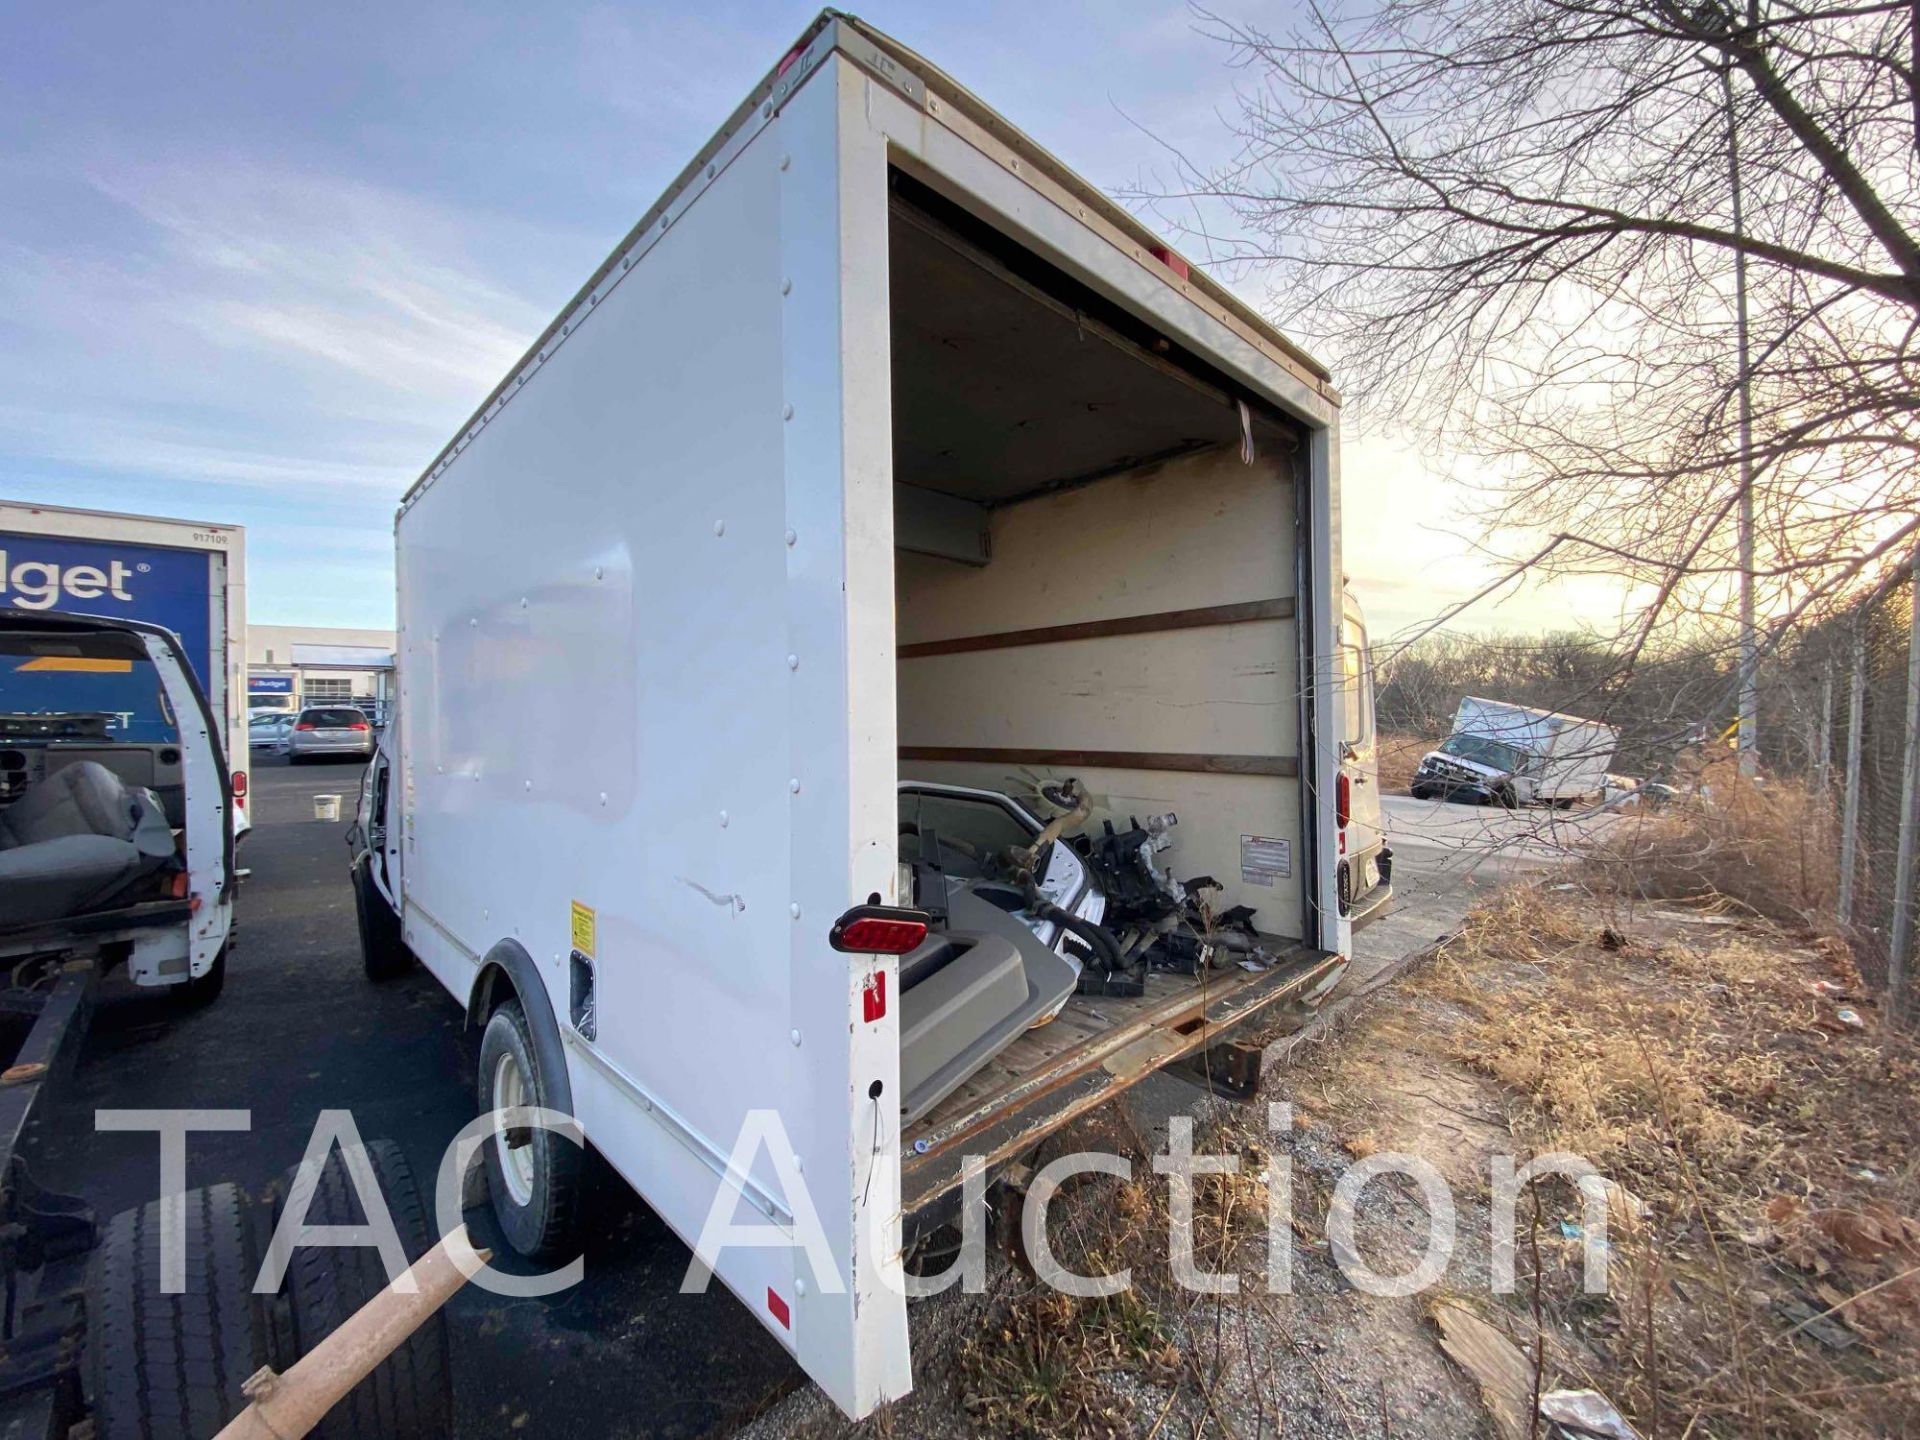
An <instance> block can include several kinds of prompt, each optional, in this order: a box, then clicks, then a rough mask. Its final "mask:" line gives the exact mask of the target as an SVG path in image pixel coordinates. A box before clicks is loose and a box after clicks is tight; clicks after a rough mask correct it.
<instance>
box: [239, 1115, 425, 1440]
mask: <svg viewBox="0 0 1920 1440" xmlns="http://www.w3.org/2000/svg"><path fill="white" fill-rule="evenodd" d="M367 1160H368V1161H369V1163H370V1164H371V1165H372V1166H373V1173H374V1178H375V1179H377V1180H378V1181H379V1182H380V1192H381V1194H382V1195H383V1196H384V1197H385V1198H386V1202H387V1210H388V1212H389V1213H390V1214H391V1215H392V1216H393V1226H394V1229H395V1230H396V1231H398V1232H399V1235H400V1244H401V1246H402V1247H403V1248H404V1249H405V1250H406V1252H407V1259H408V1260H418V1259H419V1258H420V1257H421V1256H422V1255H424V1254H426V1253H427V1251H428V1250H429V1249H431V1248H432V1246H433V1243H434V1237H433V1232H432V1229H431V1228H430V1227H429V1225H428V1223H427V1210H426V1206H425V1204H424V1203H423V1202H422V1200H421V1198H420V1188H419V1186H417V1185H416V1184H414V1180H413V1171H412V1169H411V1168H410V1167H409V1166H408V1165H407V1160H406V1156H404V1155H403V1154H401V1153H400V1147H399V1146H398V1145H396V1144H394V1143H393V1141H391V1140H370V1141H368V1142H367ZM291 1183H292V1182H291V1178H289V1180H288V1184H287V1186H286V1187H283V1188H282V1191H281V1194H280V1196H279V1198H278V1199H277V1200H276V1201H275V1202H274V1207H273V1219H274V1225H275V1227H276V1228H277V1227H278V1226H279V1223H280V1215H281V1212H282V1211H283V1209H284V1208H285V1205H286V1198H287V1194H286V1192H287V1189H288V1188H290V1187H291ZM306 1223H307V1224H309V1225H361V1224H364V1223H366V1221H365V1216H364V1212H363V1211H362V1209H361V1206H360V1202H359V1200H358V1198H357V1194H356V1192H355V1190H354V1188H353V1181H352V1179H351V1178H350V1177H349V1176H348V1174H347V1166H346V1161H345V1159H344V1158H343V1157H342V1156H341V1155H340V1154H339V1153H338V1152H337V1151H336V1152H335V1153H334V1154H332V1155H329V1156H328V1157H327V1164H326V1168H325V1169H324V1170H322V1171H321V1172H320V1183H319V1186H318V1187H317V1188H316V1189H315V1190H314V1192H313V1203H312V1204H311V1205H310V1206H308V1208H307V1216H306ZM387 1284H388V1278H387V1272H386V1269H385V1267H384V1266H383V1265H382V1264H381V1262H380V1252H379V1251H378V1250H376V1249H374V1248H373V1247H372V1246H371V1245H360V1246H330V1245H306V1246H302V1247H301V1248H300V1249H298V1250H295V1251H294V1252H293V1258H292V1261H291V1263H290V1264H289V1265H288V1266H287V1285H286V1289H287V1307H288V1311H289V1313H290V1314H291V1316H292V1331H293V1333H292V1336H291V1339H292V1340H293V1343H294V1346H295V1349H296V1351H297V1353H298V1354H299V1355H306V1354H308V1353H309V1352H311V1351H312V1349H313V1347H314V1346H316V1345H318V1344H319V1343H320V1342H321V1341H322V1340H324V1339H325V1338H326V1337H327V1336H329V1335H331V1334H332V1333H333V1332H334V1331H335V1330H336V1329H338V1328H339V1327H340V1325H341V1324H342V1323H343V1322H344V1321H345V1320H346V1319H347V1317H348V1316H350V1315H352V1314H353V1313H354V1312H355V1311H356V1310H358V1309H359V1308H360V1307H361V1306H362V1305H364V1304H366V1303H367V1301H369V1300H371V1299H372V1298H373V1297H374V1296H375V1295H376V1294H378V1293H379V1292H380V1291H381V1290H383V1289H385V1288H386V1286H387ZM312 1433H313V1434H314V1435H316V1436H319V1437H321V1440H355V1437H359V1436H368V1435H379V1436H384V1437H388V1440H429V1437H437V1436H444V1435H450V1434H452V1433H453V1372H452V1369H451V1366H450V1364H449V1360H448V1349H447V1318H446V1313H445V1312H444V1311H439V1310H436V1311H435V1312H434V1313H433V1315H432V1316H431V1317H429V1318H428V1320H427V1322H426V1323H425V1324H424V1325H422V1326H421V1327H420V1328H419V1329H417V1330H415V1331H414V1332H413V1334H412V1335H410V1336H408V1337H407V1342H406V1344H404V1345H402V1346H401V1347H400V1348H399V1349H397V1350H395V1351H394V1352H393V1353H392V1354H391V1355H389V1356H388V1357H387V1358H386V1359H385V1360H382V1361H381V1362H380V1364H379V1366H378V1368H376V1369H375V1370H374V1372H373V1373H372V1374H371V1375H369V1376H367V1378H366V1379H364V1380H362V1381H361V1382H360V1383H359V1384H358V1385H356V1386H354V1387H353V1389H352V1390H350V1391H348V1392H347V1396H346V1398H345V1399H343V1400H342V1401H341V1402H340V1403H339V1404H338V1405H335V1406H334V1407H333V1409H331V1410H329V1411H328V1412H327V1414H326V1417H325V1418H324V1419H322V1420H321V1422H320V1423H319V1424H318V1425H317V1426H315V1427H314V1429H313V1431H312Z"/></svg>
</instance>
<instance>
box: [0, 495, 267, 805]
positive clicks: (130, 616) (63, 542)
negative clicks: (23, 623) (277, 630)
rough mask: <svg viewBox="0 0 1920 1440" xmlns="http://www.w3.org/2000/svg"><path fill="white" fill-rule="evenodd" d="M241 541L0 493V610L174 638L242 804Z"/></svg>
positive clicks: (236, 532) (228, 528)
mask: <svg viewBox="0 0 1920 1440" xmlns="http://www.w3.org/2000/svg"><path fill="white" fill-rule="evenodd" d="M246 555H247V547H246V531H245V530H244V529H242V528H241V527H240V526H238V525H209V524H203V523H201V522H198V521H192V520H175V519H171V518H167V517H162V516H158V515H121V514H115V513H112V512H109V511H105V510H75V509H69V508H66V507H64V506H59V505H33V504H27V503H25V502H22V501H17V500H0V610H12V611H18V612H21V613H24V614H27V615H35V614H44V613H47V612H49V611H63V612H67V613H71V614H84V615H99V616H104V617H106V618H108V619H112V620H135V621H139V622H141V623H142V624H146V625H158V626H160V627H161V628H162V629H165V630H169V631H171V632H173V634H175V635H176V636H178V637H179V639H180V644H181V647H182V648H183V649H184V650H185V652H186V655H187V659H188V661H189V662H190V663H191V665H192V667H193V673H194V678H195V679H197V680H198V681H199V682H200V688H201V689H202V690H203V691H204V692H205V693H206V697H207V703H208V704H209V705H210V706H211V707H212V709H213V713H214V716H215V718H216V719H217V720H218V721H219V724H220V743H221V745H222V746H223V747H224V749H225V752H226V754H225V760H226V763H227V764H228V765H229V766H231V767H232V789H233V803H232V812H231V826H232V830H233V833H234V835H235V837H236V838H238V837H239V836H240V835H243V834H245V833H246V831H247V830H248V829H249V828H250V827H251V825H252V823H253V822H252V820H251V818H250V814H249V809H248V803H247V706H246V699H247V561H246Z"/></svg>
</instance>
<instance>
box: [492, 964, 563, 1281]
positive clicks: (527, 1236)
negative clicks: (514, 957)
mask: <svg viewBox="0 0 1920 1440" xmlns="http://www.w3.org/2000/svg"><path fill="white" fill-rule="evenodd" d="M551 1094H552V1088H551V1086H550V1085H549V1084H548V1083H547V1079H546V1077H545V1076H543V1075H542V1074H541V1073H540V1061H539V1057H538V1056H537V1055H536V1054H535V1052H534V1048H533V1036H532V1034H531V1032H530V1031H529V1030H528V1029H527V1017H526V1012H525V1011H523V1010H522V1009H521V1008H520V1002H519V1001H518V1000H509V1001H507V1002H506V1003H505V1004H504V1005H502V1006H501V1007H500V1008H499V1009H498V1010H495V1011H494V1012H493V1018H492V1019H490V1020H488V1021H487V1028H486V1033H485V1034H483V1035H482V1036H481V1037H480V1112H481V1113H482V1114H486V1113H488V1112H490V1111H494V1110H501V1109H510V1108H513V1107H515V1106H521V1105H527V1106H544V1107H547V1108H549V1109H550V1108H552V1101H551V1098H550V1096H551ZM482 1153H483V1154H484V1156H485V1161H484V1163H485V1165H486V1170H487V1193H488V1196H489V1197H490V1198H491V1200H492V1202H493V1213H494V1217H495V1218H496V1219H497V1220H498V1221H499V1222H500V1229H501V1232H502V1233H503V1234H504V1235H505V1236H506V1238H507V1243H508V1244H509V1245H511V1246H513V1248H514V1249H515V1250H516V1251H518V1252H519V1253H520V1254H522V1255H524V1256H526V1257H527V1258H528V1259H529V1260H558V1259H562V1258H565V1259H571V1258H572V1256H573V1251H574V1242H575V1239H576V1237H577V1235H578V1233H579V1229H580V1211H581V1205H582V1201H583V1199H584V1190H585V1171H586V1166H585V1161H586V1158H587V1157H586V1154H585V1152H584V1151H583V1150H582V1149H581V1148H580V1147H579V1146H577V1145H575V1144H573V1143H572V1142H571V1141H569V1140H567V1139H566V1138H565V1137H563V1136H560V1135H555V1134H554V1133H553V1132H552V1131H550V1130H543V1129H539V1128H538V1127H533V1126H526V1127H520V1128H516V1129H509V1128H507V1127H506V1126H504V1125H501V1124H498V1123H497V1122H496V1124H495V1126H494V1134H493V1139H492V1140H491V1141H489V1142H488V1144H487V1146H486V1148H485V1150H484V1151H483V1152H482Z"/></svg>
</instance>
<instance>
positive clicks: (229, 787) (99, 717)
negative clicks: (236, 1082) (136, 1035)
mask: <svg viewBox="0 0 1920 1440" xmlns="http://www.w3.org/2000/svg"><path fill="white" fill-rule="evenodd" d="M225 729H226V727H225V725H224V723H223V717H222V716H220V715H219V714H218V713H217V712H216V711H215V710H214V708H213V707H212V706H211V705H210V704H209V703H208V700H207V696H206V692H205V691H204V690H203V689H201V687H200V684H199V682H198V680H197V679H196V678H195V675H194V669H193V663H192V660H191V658H190V656H189V653H188V651H187V650H186V648H185V647H183V645H182V644H181V642H180V639H179V637H178V636H176V635H174V634H173V633H172V632H171V631H168V630H164V629H162V628H161V627H159V626H158V625H153V624H149V623H147V622H146V621H142V620H128V619H115V618H110V617H107V616H98V615H75V614H65V613H62V612H59V611H48V612H44V613H36V614H22V613H15V612H11V611H0V965H4V966H5V967H6V968H7V970H8V971H9V973H10V974H11V975H12V977H13V984H14V985H16V986H18V987H21V988H24V989H28V990H32V989H36V988H38V987H39V986H41V985H42V984H43V983H45V982H46V981H48V980H49V979H50V978H52V977H55V976H57V975H58V974H60V973H61V972H62V971H63V969H65V968H67V967H70V966H72V965H74V964H75V963H76V962H85V963H87V964H88V965H89V966H90V967H91V970H90V973H104V972H105V971H106V970H108V969H110V968H114V967H118V966H124V967H125V969H126V973H127V975H128V976H129V977H130V978H131V979H132V980H133V981H134V983H135V984H138V985H143V986H150V987H154V988H157V989H167V990H173V991H175V992H176V993H178V994H181V995H183V996H185V997H187V998H189V999H192V1000H197V1001H200V1000H210V999H212V998H213V997H214V996H215V995H217V994H218V993H219V991H220V988H221V986H222V985H223V984H224V983H225V979H226V969H227V946H228V942H229V940H230V938H231V934H232V929H233V892H234V887H235V871H234V864H233V846H234V833H233V832H234V827H233V825H232V823H231V821H230V819H229V816H230V815H231V813H232V808H233V803H234V795H233V780H232V775H231V773H230V771H229V770H228V761H227V756H226V753H225V751H224V750H223V749H222V747H221V737H222V735H223V733H224V732H225Z"/></svg>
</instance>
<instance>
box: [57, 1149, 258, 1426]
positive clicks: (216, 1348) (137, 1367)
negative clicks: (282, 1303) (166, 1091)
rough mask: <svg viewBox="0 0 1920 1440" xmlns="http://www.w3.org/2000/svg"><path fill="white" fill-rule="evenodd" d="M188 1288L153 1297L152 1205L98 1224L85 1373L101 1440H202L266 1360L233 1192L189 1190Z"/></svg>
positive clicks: (243, 1223)
mask: <svg viewBox="0 0 1920 1440" xmlns="http://www.w3.org/2000/svg"><path fill="white" fill-rule="evenodd" d="M185 1206H186V1227H185V1243H186V1276H185V1279H186V1289H185V1290H184V1292H182V1293H181V1294H178V1295H166V1294H163V1293H161V1289H160V1285H161V1275H160V1224H161V1216H160V1202H159V1201H157V1200H153V1201H149V1202H148V1203H147V1204H145V1205H142V1206H141V1207H139V1208H138V1209H137V1210H123V1211H121V1212H120V1213H119V1214H118V1215H116V1216H114V1217H113V1219H112V1220H110V1221H108V1222H107V1225H106V1229H105V1231H104V1233H103V1235H102V1237H101V1241H100V1248H99V1249H98V1250H97V1251H96V1252H95V1253H94V1256H93V1260H92V1268H91V1272H90V1273H89V1275H88V1277H87V1321H88V1323H87V1374H88V1388H89V1389H91V1391H92V1392H93V1427H94V1429H93V1433H94V1434H95V1435H96V1436H98V1437H99V1440H174V1437H178V1440H206V1437H207V1436H209V1435H212V1434H214V1433H215V1432H216V1431H218V1430H219V1429H221V1428H222V1427H223V1426H224V1425H226V1423H227V1422H228V1421H229V1420H231V1419H233V1417H234V1416H236V1415H238V1414H239V1413H240V1412H241V1411H242V1410H244V1409H246V1407H247V1397H246V1396H245V1395H243V1394H241V1393H240V1386H241V1385H242V1384H243V1383H244V1382H245V1381H246V1380H247V1378H248V1377H249V1376H251V1375H252V1374H253V1373H254V1372H255V1371H256V1370H258V1369H259V1368H260V1367H261V1366H262V1365H265V1364H266V1363H267V1358H268V1357H267V1343H266V1322H265V1315H264V1313H263V1308H262V1306H261V1304H260V1302H259V1300H258V1298H257V1297H256V1296H255V1295H254V1294H253V1288H252V1287H253V1277H254V1274H255V1272H256V1271H257V1270H258V1268H259V1255H258V1253H257V1251H256V1249H255V1246H254V1243H253V1230H252V1228H251V1226H250V1224H249V1222H248V1217H247V1202H246V1199H245V1197H243V1196H242V1195H241V1193H240V1188H239V1187H238V1186H237V1185H210V1186H207V1187H206V1188H204V1189H199V1190H189V1191H187V1193H186V1196H185Z"/></svg>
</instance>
